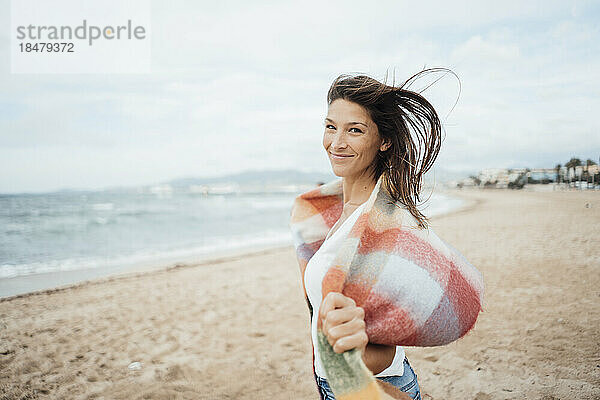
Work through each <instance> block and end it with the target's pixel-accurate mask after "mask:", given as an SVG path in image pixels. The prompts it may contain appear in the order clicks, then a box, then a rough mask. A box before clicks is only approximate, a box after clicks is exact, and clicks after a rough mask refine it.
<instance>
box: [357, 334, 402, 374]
mask: <svg viewBox="0 0 600 400" xmlns="http://www.w3.org/2000/svg"><path fill="white" fill-rule="evenodd" d="M395 355H396V346H386V345H383V344H375V343H370V342H369V343H368V344H367V347H366V348H365V351H364V353H363V357H362V359H363V362H364V363H365V365H366V366H367V368H369V369H370V370H371V372H373V375H376V374H378V373H380V372H381V371H383V370H384V369H386V368H387V367H389V366H390V365H391V364H392V361H394V356H395Z"/></svg>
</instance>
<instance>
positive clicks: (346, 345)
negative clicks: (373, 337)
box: [317, 292, 369, 356]
mask: <svg viewBox="0 0 600 400" xmlns="http://www.w3.org/2000/svg"><path fill="white" fill-rule="evenodd" d="M317 326H318V327H321V328H322V329H323V333H324V334H325V336H326V337H327V340H328V341H329V344H330V345H331V346H332V347H333V351H335V352H336V353H343V352H344V351H347V350H350V349H354V348H358V349H359V350H360V352H361V355H363V356H364V353H365V348H366V347H367V344H368V343H369V337H368V336H367V332H366V330H365V328H366V324H365V310H364V309H363V308H362V307H357V306H356V303H355V302H354V300H353V299H352V298H350V297H346V296H344V295H343V294H341V293H338V292H329V293H328V294H327V296H325V298H324V299H323V301H322V302H321V305H320V306H319V318H318V320H317Z"/></svg>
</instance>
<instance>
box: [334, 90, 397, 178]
mask: <svg viewBox="0 0 600 400" xmlns="http://www.w3.org/2000/svg"><path fill="white" fill-rule="evenodd" d="M324 126H325V132H324V134H323V146H324V147H325V151H327V155H328V157H329V161H330V162H331V167H332V169H333V173H334V174H335V175H336V176H342V177H344V176H356V177H360V176H362V175H363V174H364V173H365V172H366V170H367V169H368V168H369V167H371V166H372V165H373V161H374V159H375V156H376V154H377V152H378V151H379V150H386V149H387V148H388V147H389V144H382V140H381V138H380V137H379V131H378V129H377V125H376V124H375V123H374V122H373V121H372V120H371V118H370V117H369V114H368V113H367V110H366V109H364V108H363V107H362V106H360V105H359V104H357V103H353V102H351V101H348V100H344V99H336V100H334V101H333V102H332V103H331V104H330V105H329V108H328V111H327V117H325V122H324ZM336 155H337V156H336Z"/></svg>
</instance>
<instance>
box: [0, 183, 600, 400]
mask: <svg viewBox="0 0 600 400" xmlns="http://www.w3.org/2000/svg"><path fill="white" fill-rule="evenodd" d="M448 193H449V194H453V195H456V196H461V197H464V198H466V199H467V200H468V205H467V206H466V207H463V208H462V209H461V210H459V211H456V212H452V213H449V214H445V215H441V216H438V217H435V218H432V220H431V225H432V227H433V229H434V230H435V231H436V233H437V234H438V235H439V236H440V237H441V238H443V239H444V240H446V241H447V242H448V243H450V244H451V245H453V246H454V247H456V248H457V249H459V250H460V251H461V252H462V253H463V254H464V255H465V257H466V258H467V259H469V261H470V262H471V263H473V264H474V265H475V266H476V267H477V268H478V269H479V270H480V271H481V272H482V273H483V275H484V279H485V285H486V286H485V298H484V312H482V313H481V315H480V317H479V320H478V322H477V324H476V327H475V329H474V330H473V331H471V332H470V333H469V334H468V335H466V336H465V337H463V338H462V339H460V340H459V341H457V342H455V343H452V344H450V345H448V346H444V347H438V348H412V347H407V348H406V353H407V357H408V358H409V360H410V362H411V364H412V366H413V368H414V370H415V372H416V373H417V375H418V377H419V383H420V386H421V391H422V394H423V395H424V399H436V400H441V399H477V400H487V399H548V400H549V399H600V289H599V287H600V248H599V246H598V243H599V240H598V234H599V233H600V232H599V230H598V227H599V226H600V193H598V192H595V193H594V192H586V191H579V192H533V191H512V190H463V191H459V190H456V191H451V192H448ZM310 352H311V345H310V326H309V314H308V309H307V307H306V303H305V301H304V298H303V294H302V288H301V286H300V274H299V270H298V266H297V263H296V258H295V254H294V249H293V247H292V246H291V245H290V246H288V247H285V248H280V249H275V250H265V251H262V252H258V253H254V254H251V255H236V256H233V257H229V258H221V259H219V260H216V261H207V262H203V263H201V264H188V265H179V266H176V267H170V268H165V269H163V270H159V271H152V272H144V273H132V274H128V275H123V276H120V277H111V278H102V279H98V280H94V281H88V282H84V283H81V284H77V285H73V286H70V287H67V288H60V289H56V290H47V291H42V292H36V293H33V294H27V295H20V296H15V297H11V298H7V299H3V300H1V301H0V399H35V398H50V399H300V400H302V399H318V398H319V395H318V393H317V391H316V385H315V382H314V380H313V376H312V368H311V365H310V363H311V353H310Z"/></svg>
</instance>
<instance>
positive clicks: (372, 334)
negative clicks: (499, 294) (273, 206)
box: [289, 175, 484, 400]
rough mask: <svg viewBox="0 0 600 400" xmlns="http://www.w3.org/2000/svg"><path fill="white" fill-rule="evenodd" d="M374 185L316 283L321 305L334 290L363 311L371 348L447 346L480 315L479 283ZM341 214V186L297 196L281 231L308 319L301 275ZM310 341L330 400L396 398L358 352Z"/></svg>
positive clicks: (480, 279)
mask: <svg viewBox="0 0 600 400" xmlns="http://www.w3.org/2000/svg"><path fill="white" fill-rule="evenodd" d="M382 178H383V175H381V177H380V178H379V179H378V181H377V183H376V185H375V188H374V189H373V192H372V193H371V195H370V197H369V199H368V200H367V202H366V204H365V207H364V208H363V210H362V213H361V215H360V216H359V217H358V220H357V221H356V222H355V223H354V225H353V226H352V227H351V230H350V232H349V233H348V236H347V237H345V238H344V239H343V240H342V244H341V245H340V247H339V249H338V250H337V252H336V256H335V259H334V261H333V263H332V265H331V266H330V267H329V269H328V271H327V272H326V274H325V276H324V278H323V281H322V294H323V298H325V296H327V294H328V293H329V292H332V291H335V292H339V293H342V294H343V295H345V296H347V297H351V298H352V299H353V300H354V301H355V303H356V305H357V306H359V307H362V308H364V310H365V324H366V328H365V329H366V333H367V336H368V337H369V342H371V343H377V344H383V345H394V346H440V345H445V344H448V343H450V342H452V341H455V340H457V339H459V338H461V337H462V336H464V335H465V334H466V333H467V332H468V331H469V330H471V328H472V327H473V326H474V325H475V321H476V320H477V316H478V315H479V312H480V311H483V309H482V300H483V289H484V285H483V277H482V275H481V273H480V272H479V271H478V270H477V269H476V268H475V267H474V266H473V265H471V264H470V263H469V262H468V261H467V260H466V259H465V258H464V257H463V256H462V254H461V253H460V252H459V251H458V250H456V249H454V248H453V247H451V246H450V245H448V244H447V243H445V242H444V241H442V240H441V239H440V238H439V237H438V236H437V235H436V234H435V233H434V232H433V230H432V229H431V228H428V229H421V228H419V227H418V225H417V220H416V219H415V218H414V217H413V216H412V214H410V212H409V211H408V210H407V209H406V208H405V207H404V206H403V205H401V204H399V202H394V201H393V199H392V198H391V196H390V195H389V192H388V191H387V190H385V189H384V188H382V187H381V184H382V181H383V179H382ZM342 209H343V191H342V179H336V180H333V181H331V182H328V183H326V184H324V185H322V186H319V187H317V188H315V189H312V190H309V191H307V192H305V193H302V194H300V195H299V196H297V197H296V199H295V200H294V203H293V206H292V210H291V214H290V216H291V219H290V224H289V226H290V229H291V231H292V236H293V240H294V247H295V249H296V255H297V258H298V263H299V265H300V273H301V280H302V287H303V289H304V296H305V299H306V302H307V304H308V308H309V312H310V315H311V320H312V307H311V305H310V301H309V299H308V295H307V293H306V286H305V283H304V271H305V269H306V265H307V264H308V261H309V260H310V259H311V257H312V256H313V254H315V252H316V251H317V250H318V249H319V247H321V244H322V243H323V241H324V239H325V237H326V236H327V233H328V232H329V230H330V229H331V227H332V226H333V225H334V224H335V222H336V221H337V220H338V219H339V218H340V215H341V213H342ZM317 337H318V341H317V346H318V348H319V355H320V357H321V361H322V363H323V368H324V370H325V373H326V377H327V380H328V383H329V385H330V387H331V389H332V390H333V392H334V394H335V396H336V399H338V400H350V399H365V400H371V399H373V400H374V399H381V398H382V397H381V396H382V392H383V391H385V392H387V393H388V394H391V395H392V396H397V397H394V398H403V397H402V395H401V394H399V390H397V391H396V392H397V393H396V394H393V393H392V392H393V389H392V390H391V392H390V388H389V387H386V385H384V382H383V381H380V380H377V379H375V377H374V376H373V374H372V372H371V371H370V370H369V369H368V368H367V366H366V365H365V364H364V362H363V360H362V355H361V354H360V351H359V350H358V349H356V348H355V349H351V350H349V351H345V352H344V353H341V354H340V353H335V352H334V351H333V348H332V346H331V345H330V344H329V342H328V340H327V338H326V336H325V334H324V333H323V331H322V329H321V327H318V329H317ZM313 346H314V344H313ZM313 350H314V347H313ZM314 372H315V371H314V353H313V373H314ZM389 386H391V385H389Z"/></svg>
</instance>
